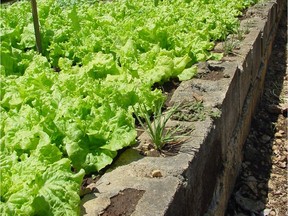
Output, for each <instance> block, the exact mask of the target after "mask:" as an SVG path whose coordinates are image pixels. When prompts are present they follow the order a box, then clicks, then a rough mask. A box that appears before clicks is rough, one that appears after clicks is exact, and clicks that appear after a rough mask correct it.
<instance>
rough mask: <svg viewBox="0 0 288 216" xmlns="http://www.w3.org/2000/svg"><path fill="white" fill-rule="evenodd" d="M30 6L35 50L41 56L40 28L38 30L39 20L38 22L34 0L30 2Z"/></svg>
mask: <svg viewBox="0 0 288 216" xmlns="http://www.w3.org/2000/svg"><path fill="white" fill-rule="evenodd" d="M31 5H32V16H33V23H34V32H35V38H36V48H37V51H38V52H39V53H40V54H42V45H41V35H40V28H39V20H38V13H37V3H36V0H31Z"/></svg>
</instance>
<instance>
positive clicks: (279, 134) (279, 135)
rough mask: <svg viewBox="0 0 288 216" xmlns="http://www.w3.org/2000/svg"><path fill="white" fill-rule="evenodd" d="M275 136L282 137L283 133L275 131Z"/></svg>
mask: <svg viewBox="0 0 288 216" xmlns="http://www.w3.org/2000/svg"><path fill="white" fill-rule="evenodd" d="M275 137H276V138H281V137H283V135H282V134H281V133H279V132H276V133H275Z"/></svg>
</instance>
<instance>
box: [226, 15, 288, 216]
mask: <svg viewBox="0 0 288 216" xmlns="http://www.w3.org/2000/svg"><path fill="white" fill-rule="evenodd" d="M286 67H287V9H286V10H284V11H283V15H282V18H281V21H280V23H279V27H278V31H277V33H276V38H275V40H274V44H273V48H272V54H271V56H270V59H269V63H268V70H267V74H266V79H265V86H264V92H263V96H262V98H261V101H260V104H259V106H258V108H257V110H256V112H255V115H254V117H253V119H252V125H251V130H250V133H249V135H248V138H247V140H246V143H245V145H244V149H243V151H244V158H243V162H242V166H241V171H240V173H239V176H238V178H237V180H236V184H235V187H234V190H233V193H232V195H231V197H230V200H229V203H228V207H227V210H226V216H234V215H241V216H245V215H268V214H269V213H268V214H267V213H265V212H264V209H265V208H267V207H266V204H267V203H268V192H269V191H268V181H269V179H270V178H271V176H270V175H271V173H272V156H273V149H272V147H273V141H274V140H275V139H277V137H275V132H276V130H278V131H279V130H283V131H286V128H285V125H282V127H283V128H282V129H281V128H279V127H278V128H276V127H275V125H276V123H277V120H278V119H279V118H285V117H286V118H287V107H286V110H285V109H284V110H281V109H277V108H278V107H279V104H281V103H284V102H283V98H281V97H282V96H281V95H280V93H281V90H282V89H283V88H284V86H283V83H284V79H285V75H286V70H287V68H286ZM284 135H286V136H287V132H285V134H284ZM279 215H280V214H279Z"/></svg>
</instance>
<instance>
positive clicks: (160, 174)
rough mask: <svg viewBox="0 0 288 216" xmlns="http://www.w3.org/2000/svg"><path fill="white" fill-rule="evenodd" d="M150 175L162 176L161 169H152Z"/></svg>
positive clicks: (154, 176)
mask: <svg viewBox="0 0 288 216" xmlns="http://www.w3.org/2000/svg"><path fill="white" fill-rule="evenodd" d="M152 177H153V178H160V177H162V173H161V171H160V170H153V171H152Z"/></svg>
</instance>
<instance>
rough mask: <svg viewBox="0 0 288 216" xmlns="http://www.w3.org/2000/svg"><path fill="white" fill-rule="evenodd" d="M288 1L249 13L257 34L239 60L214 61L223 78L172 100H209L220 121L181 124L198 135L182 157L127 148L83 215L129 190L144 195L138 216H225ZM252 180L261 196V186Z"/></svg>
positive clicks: (185, 87)
mask: <svg viewBox="0 0 288 216" xmlns="http://www.w3.org/2000/svg"><path fill="white" fill-rule="evenodd" d="M283 2H285V0H277V1H271V2H270V1H269V3H265V4H259V5H256V6H255V7H253V8H252V9H249V10H248V13H250V18H249V20H243V21H242V25H244V24H243V22H246V24H247V25H248V24H249V26H248V27H249V33H248V34H247V35H245V39H244V40H243V41H242V42H241V43H243V44H242V45H241V46H240V49H239V50H237V51H235V53H238V54H239V55H234V56H230V57H226V58H224V59H223V61H222V62H219V63H215V62H214V63H213V62H211V64H214V66H215V64H218V65H217V67H218V66H219V67H220V68H224V69H223V71H222V69H221V73H223V78H220V79H215V80H202V79H192V80H190V81H187V82H182V83H181V85H180V86H179V88H178V89H177V90H176V91H175V93H174V95H173V96H172V98H171V104H173V103H177V102H179V99H181V100H185V101H197V100H199V99H201V100H202V101H203V104H204V106H207V107H211V108H218V109H220V110H221V115H220V116H219V118H216V119H212V118H210V117H207V118H206V120H205V121H198V122H180V123H179V122H177V124H178V123H179V124H183V125H184V126H185V127H189V128H190V129H191V133H190V137H189V138H188V139H187V140H186V142H185V143H183V144H182V146H181V148H180V151H179V153H178V154H176V155H174V156H169V157H147V156H146V157H145V156H142V155H140V154H139V151H137V149H127V150H126V151H125V152H124V153H122V154H121V155H120V157H119V158H118V159H117V160H116V161H115V163H114V164H113V165H112V167H111V168H110V169H109V170H107V172H106V173H105V174H104V175H103V176H101V178H100V179H99V181H97V182H96V189H97V190H96V191H95V192H93V193H90V194H87V195H86V196H84V198H83V199H82V215H91V216H96V215H101V214H103V212H104V213H105V209H107V208H108V207H109V206H110V205H111V200H112V198H113V197H115V196H117V195H118V194H119V193H120V194H121V191H124V190H125V189H127V188H131V189H135V190H137V191H144V193H143V196H142V197H141V198H140V199H139V201H138V202H137V203H135V210H134V212H133V213H132V214H131V215H133V216H146V215H147V216H150V215H151V216H155V215H167V216H170V215H171V216H175V215H181V216H182V215H183V216H185V215H187V216H188V215H193V216H203V215H207V216H208V215H211V216H214V215H219V216H221V215H224V213H225V209H226V205H227V202H228V199H229V196H230V194H231V192H232V190H233V185H234V183H235V180H236V177H237V173H238V171H239V170H240V167H241V161H242V154H241V151H242V146H243V143H244V141H245V139H246V137H247V135H248V133H249V128H250V124H251V119H252V115H253V113H254V110H255V107H256V105H257V103H258V101H259V97H260V95H261V94H262V89H263V82H264V78H265V69H266V65H267V61H268V58H269V55H270V52H271V47H272V45H271V44H272V41H273V39H274V35H275V30H276V28H277V23H278V21H279V19H280V15H281V11H282V9H281V7H279V5H282V6H283V5H285V4H284V3H283ZM263 14H264V15H263ZM242 54H244V55H242ZM246 55H247V56H246ZM208 64H209V63H208ZM242 90H243V91H242ZM174 123H175V122H174ZM170 124H173V121H171V122H170ZM187 125H188V126H187ZM192 128H193V129H192ZM142 136H143V137H144V136H145V134H143V135H142ZM279 139H281V137H280V136H279ZM140 140H141V137H140ZM267 140H268V137H263V141H265V142H266V141H267ZM251 152H253V147H251ZM245 157H252V155H250V156H249V155H245ZM283 166H284V165H283ZM250 179H251V181H250V182H251V183H250V187H252V189H253V188H254V187H255V185H254V183H253V181H252V180H253V179H252V177H251V178H250ZM237 200H238V203H239V205H243V206H244V205H246V206H247V205H250V207H253V208H254V207H255V208H258V207H259V206H261V207H262V203H254V202H252V201H251V200H249V199H246V198H245V197H242V196H241V194H239V196H237ZM256 210H257V209H256Z"/></svg>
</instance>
